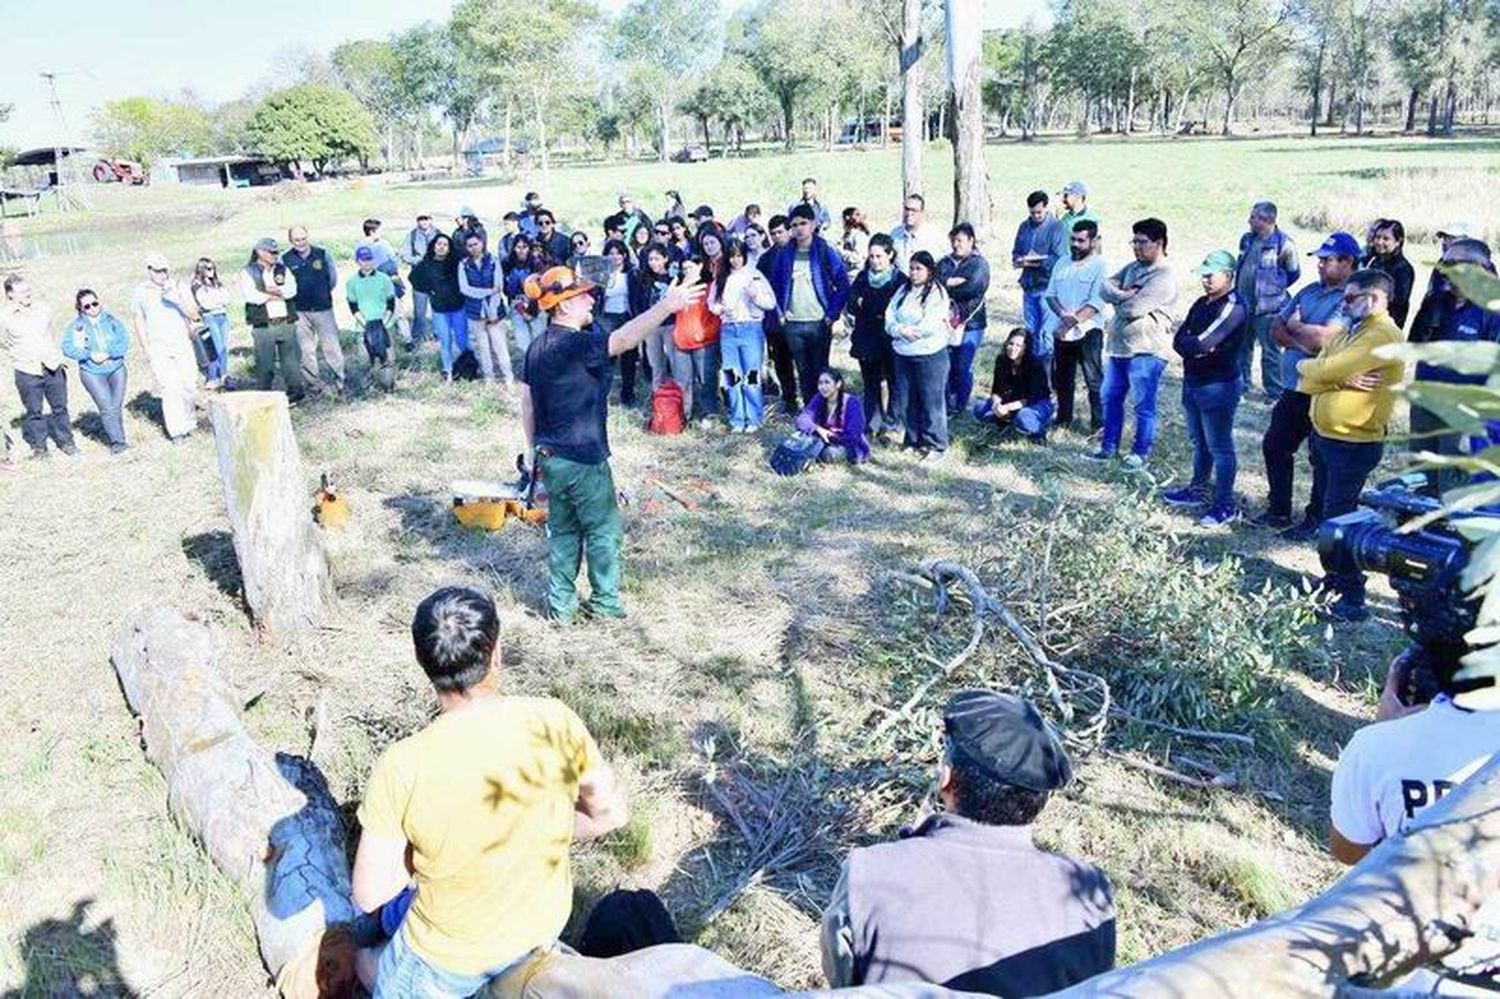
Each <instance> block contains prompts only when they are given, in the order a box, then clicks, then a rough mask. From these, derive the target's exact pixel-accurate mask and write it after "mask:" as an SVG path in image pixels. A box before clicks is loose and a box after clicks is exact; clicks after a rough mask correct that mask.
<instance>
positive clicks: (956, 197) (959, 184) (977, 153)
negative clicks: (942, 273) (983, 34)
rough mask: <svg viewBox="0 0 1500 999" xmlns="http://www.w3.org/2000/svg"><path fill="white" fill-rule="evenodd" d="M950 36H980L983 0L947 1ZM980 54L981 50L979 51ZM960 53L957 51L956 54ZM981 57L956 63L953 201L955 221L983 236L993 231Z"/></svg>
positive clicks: (954, 82)
mask: <svg viewBox="0 0 1500 999" xmlns="http://www.w3.org/2000/svg"><path fill="white" fill-rule="evenodd" d="M947 2H948V26H949V34H948V36H949V37H950V38H954V37H963V36H965V35H967V34H968V33H969V32H972V33H973V35H972V36H973V37H975V38H977V37H979V34H980V31H981V30H982V28H983V25H982V23H981V22H982V21H983V14H984V3H983V0H947ZM976 54H977V53H976ZM955 56H956V53H955ZM981 71H982V66H981V60H980V59H978V58H974V59H972V60H970V61H969V63H968V65H966V66H958V65H955V66H954V72H955V73H956V74H957V77H956V79H954V81H953V203H954V215H955V221H965V222H968V223H969V224H970V225H972V226H973V227H974V229H975V231H976V232H977V233H979V236H980V239H984V238H986V237H987V236H988V235H989V233H990V226H991V221H990V209H991V205H990V178H989V171H988V168H987V167H986V164H985V161H984V99H983V95H982V93H981V87H980V83H981V80H980V76H981Z"/></svg>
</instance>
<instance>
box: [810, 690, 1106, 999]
mask: <svg viewBox="0 0 1500 999" xmlns="http://www.w3.org/2000/svg"><path fill="white" fill-rule="evenodd" d="M943 730H944V752H943V760H942V763H941V764H940V765H939V767H938V774H937V793H938V795H939V797H940V798H941V800H942V804H943V809H944V810H943V811H942V812H940V813H939V814H937V815H933V816H931V817H930V818H928V819H927V820H926V821H924V822H923V823H922V824H921V825H919V826H918V827H917V828H916V829H914V830H911V831H909V832H907V833H905V834H903V837H902V839H900V840H898V841H897V842H894V843H882V844H879V845H877V846H871V847H864V848H862V849H858V850H855V851H854V852H852V853H851V854H850V855H849V858H848V859H847V860H846V861H845V862H844V867H843V870H842V871H841V872H840V874H839V880H838V884H837V885H836V886H835V887H834V890H833V899H832V900H831V901H830V903H829V905H828V909H827V911H826V912H825V913H824V914H823V934H822V944H823V972H824V974H826V975H827V976H828V982H829V984H830V985H832V986H834V987H844V986H850V985H878V984H884V983H894V982H930V983H932V984H936V985H946V986H948V987H950V988H953V989H959V990H964V991H970V992H982V993H986V994H990V995H1000V996H1030V995H1041V994H1043V993H1048V992H1052V991H1055V990H1057V989H1063V988H1067V987H1068V986H1070V985H1073V984H1075V983H1077V982H1081V981H1083V980H1085V979H1087V978H1091V977H1093V976H1094V975H1097V974H1100V973H1101V972H1104V971H1107V970H1109V969H1110V968H1111V967H1112V966H1113V965H1114V960H1115V912H1114V901H1113V898H1112V894H1111V891H1110V886H1109V881H1108V880H1107V879H1106V878H1105V876H1104V874H1103V873H1102V872H1101V871H1099V870H1098V869H1097V868H1095V867H1093V866H1091V865H1089V864H1086V863H1083V862H1082V861H1078V860H1073V859H1072V858H1069V857H1064V856H1060V855H1058V854H1052V853H1047V852H1045V851H1043V850H1040V849H1038V848H1037V847H1036V845H1035V844H1034V843H1033V842H1032V829H1031V825H1032V823H1033V822H1034V821H1035V820H1036V818H1037V816H1038V815H1039V814H1041V811H1042V809H1043V807H1045V806H1046V804H1047V797H1048V795H1049V794H1050V793H1051V792H1053V791H1056V790H1058V789H1059V788H1062V787H1063V786H1065V785H1066V784H1067V783H1068V781H1069V780H1070V779H1071V778H1072V767H1071V765H1070V764H1069V762H1068V757H1067V754H1066V752H1065V751H1064V750H1063V746H1062V742H1061V740H1060V739H1059V738H1058V735H1057V733H1056V731H1055V730H1054V729H1053V728H1052V726H1051V725H1050V724H1048V722H1047V721H1046V720H1045V719H1043V718H1042V716H1041V714H1040V713H1038V711H1037V709H1036V708H1035V707H1034V706H1033V705H1031V704H1030V703H1029V702H1027V701H1023V700H1021V699H1020V698H1018V697H1015V696H1012V695H1010V694H998V693H992V692H990V691H985V690H966V691H961V692H960V693H958V694H956V695H954V697H953V699H952V700H950V701H949V702H948V706H947V708H946V709H945V710H944V712H943Z"/></svg>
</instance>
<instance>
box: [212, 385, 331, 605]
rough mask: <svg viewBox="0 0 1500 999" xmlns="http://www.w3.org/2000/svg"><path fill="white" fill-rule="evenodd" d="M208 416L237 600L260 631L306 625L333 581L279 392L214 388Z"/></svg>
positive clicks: (283, 398)
mask: <svg viewBox="0 0 1500 999" xmlns="http://www.w3.org/2000/svg"><path fill="white" fill-rule="evenodd" d="M209 416H210V418H211V419H212V420H213V428H214V443H215V445H216V446H217V448H218V454H219V477H220V478H221V479H223V481H224V507H225V509H226V511H227V512H228V514H229V525H230V527H231V529H232V531H233V534H234V553H235V556H236V557H237V558H238V559H239V563H240V579H241V580H242V581H243V585H244V595H245V605H246V606H247V607H248V608H249V610H250V615H251V617H252V618H253V619H254V621H255V624H256V626H257V627H258V628H260V629H261V630H262V631H264V632H267V633H270V634H278V633H289V632H296V631H302V630H305V629H307V628H310V627H312V626H313V625H314V624H316V623H317V621H318V620H319V618H320V617H321V616H322V614H323V611H324V610H325V608H326V607H327V606H328V604H329V602H330V601H332V599H333V581H332V579H331V578H330V576H329V572H328V555H327V553H326V552H325V551H324V550H323V539H322V537H321V536H320V535H319V534H318V529H317V526H316V525H315V524H314V523H313V519H312V513H311V500H310V498H309V497H310V496H311V495H312V493H311V490H310V489H309V488H308V486H307V481H306V479H305V477H304V475H303V471H302V456H301V454H300V453H299V452H298V450H297V438H296V437H295V436H294V435H293V434H292V420H291V416H290V415H289V413H288V410H287V401H286V396H285V395H283V394H282V393H280V392H234V393H231V394H228V395H221V396H218V397H217V398H215V399H214V401H213V403H212V405H211V406H210V407H209Z"/></svg>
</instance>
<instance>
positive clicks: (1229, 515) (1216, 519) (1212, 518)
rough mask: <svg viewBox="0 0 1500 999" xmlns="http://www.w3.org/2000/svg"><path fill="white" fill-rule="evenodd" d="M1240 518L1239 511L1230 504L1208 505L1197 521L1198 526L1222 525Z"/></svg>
mask: <svg viewBox="0 0 1500 999" xmlns="http://www.w3.org/2000/svg"><path fill="white" fill-rule="evenodd" d="M1239 519H1240V512H1239V511H1238V510H1236V509H1235V508H1234V507H1232V506H1213V507H1209V509H1208V512H1207V513H1205V514H1204V515H1203V516H1202V518H1200V519H1199V521H1198V526H1199V527H1223V526H1224V525H1225V524H1232V523H1234V522H1235V521H1236V520H1239Z"/></svg>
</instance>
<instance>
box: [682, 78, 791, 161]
mask: <svg viewBox="0 0 1500 999" xmlns="http://www.w3.org/2000/svg"><path fill="white" fill-rule="evenodd" d="M679 107H680V109H681V110H682V112H683V113H684V114H688V115H692V116H693V117H694V118H695V119H697V121H698V124H699V126H700V127H701V128H702V129H703V143H704V145H706V146H708V147H709V148H710V149H712V147H713V137H712V135H711V134H710V132H709V125H710V123H712V122H715V121H717V122H719V124H720V126H721V127H722V128H723V130H724V141H723V145H722V146H721V152H722V153H723V155H726V156H727V155H728V154H729V144H730V140H731V137H732V136H733V137H735V140H736V143H737V144H738V143H742V142H743V141H744V136H745V129H746V127H748V126H750V125H752V124H753V123H754V122H756V121H758V120H760V119H761V118H763V117H764V116H765V115H767V114H769V113H770V111H771V108H772V107H773V102H772V100H771V96H770V94H769V93H767V92H766V88H765V85H764V84H763V83H761V80H760V77H759V76H757V75H756V74H755V71H754V70H753V69H751V68H750V65H749V63H747V62H746V61H745V58H744V57H743V56H740V55H735V54H733V53H731V54H730V55H727V56H725V57H724V58H723V59H721V60H720V61H719V63H718V64H717V65H715V66H714V67H713V69H711V70H709V71H708V72H707V73H705V74H704V75H703V76H702V77H701V78H699V80H698V85H697V86H696V87H694V88H693V89H692V90H690V91H689V92H688V94H687V96H685V97H684V98H683V100H682V103H681V105H679Z"/></svg>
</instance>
